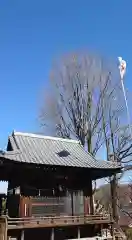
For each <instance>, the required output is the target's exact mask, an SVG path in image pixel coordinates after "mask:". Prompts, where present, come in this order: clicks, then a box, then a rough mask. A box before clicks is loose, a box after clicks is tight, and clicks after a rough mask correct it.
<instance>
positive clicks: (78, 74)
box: [41, 54, 132, 161]
mask: <svg viewBox="0 0 132 240" xmlns="http://www.w3.org/2000/svg"><path fill="white" fill-rule="evenodd" d="M50 80H51V82H50V83H52V84H51V88H50V92H48V99H45V104H44V107H43V110H42V112H41V123H42V125H43V126H45V125H46V123H47V122H48V126H49V128H50V129H52V130H53V132H54V134H55V135H57V136H61V137H64V138H65V137H67V138H77V139H78V140H80V142H81V144H82V145H83V146H85V147H86V149H87V150H88V151H89V152H90V153H91V154H92V155H94V156H95V155H96V154H97V153H98V151H99V150H100V148H101V147H106V152H107V155H108V154H109V153H110V152H112V153H114V154H116V156H117V159H118V160H119V161H120V160H122V161H123V160H124V159H125V158H128V156H130V155H131V154H132V151H131V150H132V142H131V141H130V136H129V133H128V127H127V126H126V127H124V123H125V102H124V99H123V94H122V89H121V86H120V81H119V75H118V71H117V66H115V65H114V64H111V65H110V64H108V61H104V60H103V59H101V58H99V57H95V56H93V55H90V54H72V55H68V56H66V57H65V58H63V59H61V61H59V63H57V64H56V65H55V66H54V68H53V70H52V72H51V78H50ZM47 100H48V101H47ZM49 123H50V124H49ZM51 126H52V128H51Z"/></svg>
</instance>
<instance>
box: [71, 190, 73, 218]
mask: <svg viewBox="0 0 132 240" xmlns="http://www.w3.org/2000/svg"><path fill="white" fill-rule="evenodd" d="M71 210H72V216H74V201H73V191H71Z"/></svg>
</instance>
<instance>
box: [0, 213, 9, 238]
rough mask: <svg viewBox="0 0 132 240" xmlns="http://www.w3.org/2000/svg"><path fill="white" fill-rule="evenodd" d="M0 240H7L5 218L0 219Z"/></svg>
mask: <svg viewBox="0 0 132 240" xmlns="http://www.w3.org/2000/svg"><path fill="white" fill-rule="evenodd" d="M0 240H7V218H6V217H1V218H0Z"/></svg>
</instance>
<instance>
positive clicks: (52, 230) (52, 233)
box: [50, 228, 55, 240]
mask: <svg viewBox="0 0 132 240" xmlns="http://www.w3.org/2000/svg"><path fill="white" fill-rule="evenodd" d="M54 238H55V233H54V228H52V229H51V238H50V239H51V240H54Z"/></svg>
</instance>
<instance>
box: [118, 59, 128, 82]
mask: <svg viewBox="0 0 132 240" xmlns="http://www.w3.org/2000/svg"><path fill="white" fill-rule="evenodd" d="M118 60H119V70H120V76H121V79H123V78H124V75H125V73H126V61H125V60H123V59H122V57H118Z"/></svg>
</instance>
